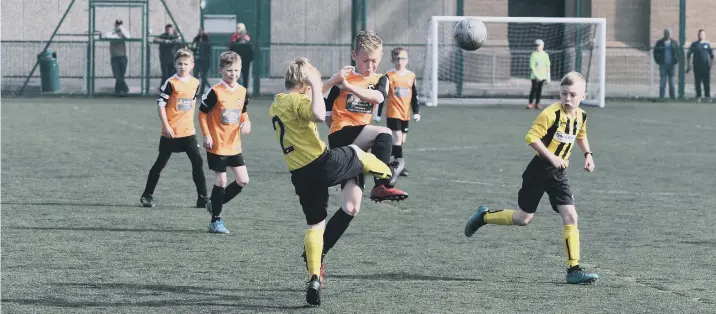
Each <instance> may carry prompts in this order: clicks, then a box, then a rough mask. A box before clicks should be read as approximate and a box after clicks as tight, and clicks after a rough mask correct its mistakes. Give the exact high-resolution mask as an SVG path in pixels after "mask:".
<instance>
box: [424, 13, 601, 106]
mask: <svg viewBox="0 0 716 314" xmlns="http://www.w3.org/2000/svg"><path fill="white" fill-rule="evenodd" d="M450 18H451V20H448V21H442V20H440V19H436V21H437V37H436V36H435V35H434V33H435V31H434V30H430V32H429V34H430V35H428V43H427V47H426V48H427V49H426V51H427V54H426V58H425V70H424V72H423V80H422V83H421V86H420V94H421V96H422V99H424V100H426V102H428V104H430V105H432V102H433V99H434V98H433V97H432V96H433V91H434V90H435V88H434V87H435V85H437V93H438V94H437V97H438V99H439V100H438V103H440V104H448V103H464V104H473V103H474V104H479V103H488V104H490V103H495V102H497V100H498V99H499V101H500V102H510V103H516V104H517V103H519V104H523V103H526V101H527V100H526V98H527V97H528V96H529V92H530V87H531V82H530V67H529V60H530V55H531V54H532V52H534V51H535V49H536V45H535V40H537V39H541V40H542V41H544V43H545V45H544V50H545V51H546V52H547V53H548V54H549V57H550V61H551V67H550V74H551V79H552V81H553V83H551V84H547V85H545V86H544V88H543V92H542V95H543V96H542V98H543V99H545V101H543V103H545V102H546V101H548V100H553V99H558V95H559V94H558V89H559V84H558V82H559V80H560V79H561V78H562V76H564V74H566V73H568V72H570V71H579V72H580V73H582V75H583V76H584V77H585V79H586V80H587V98H588V100H591V102H592V103H595V104H597V102H599V101H600V98H599V97H600V95H601V92H603V91H601V90H600V89H601V88H600V76H603V73H601V71H602V70H601V69H602V68H601V67H599V62H601V61H600V58H599V53H600V49H599V45H603V44H604V43H600V40H599V37H598V33H599V28H600V27H599V24H597V23H587V22H585V23H555V22H552V23H535V22H507V21H502V22H500V21H486V22H485V26H486V27H487V41H486V42H485V44H484V45H483V46H482V48H480V49H479V50H477V51H465V50H462V49H460V48H458V47H457V46H456V45H455V39H454V37H453V32H454V29H455V24H456V23H457V22H456V19H457V20H459V18H457V17H450ZM478 19H479V18H478ZM436 42H437V45H438V47H437V52H438V53H437V55H435V54H434V53H433V51H434V50H433V44H434V43H436ZM435 64H437V81H435V80H434V78H433V76H434V73H433V72H432V71H433V68H434V65H435Z"/></svg>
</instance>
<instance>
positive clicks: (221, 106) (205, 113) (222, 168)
mask: <svg viewBox="0 0 716 314" xmlns="http://www.w3.org/2000/svg"><path fill="white" fill-rule="evenodd" d="M219 65H220V67H219V71H220V72H221V73H222V75H223V80H222V81H221V82H220V83H219V84H216V85H214V86H212V87H211V90H210V91H209V92H208V93H207V94H206V95H204V98H203V100H202V102H201V107H200V108H199V111H200V112H199V123H200V125H201V133H202V134H203V135H204V147H205V148H206V160H207V161H208V163H209V169H211V170H213V171H214V174H215V177H216V179H215V181H214V188H213V189H212V191H211V201H210V202H209V203H208V204H207V210H208V211H209V212H210V213H211V224H210V225H209V230H210V231H211V232H214V233H229V230H227V229H226V227H224V221H223V220H222V219H221V210H222V208H223V204H226V203H227V202H229V201H230V200H231V199H233V198H234V197H235V196H236V195H238V194H239V193H241V191H242V190H243V188H244V187H246V185H247V184H248V183H249V174H248V172H247V171H246V163H245V162H244V158H243V155H242V151H241V134H244V135H245V134H249V132H251V121H249V115H248V113H247V112H246V106H247V105H248V99H247V98H246V89H245V88H244V87H242V86H241V85H239V84H238V83H237V82H236V80H238V78H239V73H240V72H241V58H239V55H237V54H236V53H235V52H232V51H227V52H224V53H222V54H221V56H220V61H219ZM226 167H231V170H232V171H233V172H234V175H235V176H236V181H234V182H232V183H231V184H229V185H228V186H226V180H227V179H226Z"/></svg>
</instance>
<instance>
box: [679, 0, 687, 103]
mask: <svg viewBox="0 0 716 314" xmlns="http://www.w3.org/2000/svg"><path fill="white" fill-rule="evenodd" d="M685 41H686V0H679V43H680V45H681V47H682V48H681V50H680V51H681V56H680V58H679V59H680V60H679V99H684V83H685V80H686V76H685V74H686V73H685V72H684V70H685V68H684V67H685V66H686V64H685V63H686V59H685V58H684V50H683V47H686V43H685Z"/></svg>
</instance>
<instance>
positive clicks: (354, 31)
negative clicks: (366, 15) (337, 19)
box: [351, 0, 359, 66]
mask: <svg viewBox="0 0 716 314" xmlns="http://www.w3.org/2000/svg"><path fill="white" fill-rule="evenodd" d="M358 1H359V0H351V51H353V50H355V48H356V47H355V38H356V36H357V35H358V17H357V15H358ZM351 65H352V66H355V65H356V62H355V60H352V59H351Z"/></svg>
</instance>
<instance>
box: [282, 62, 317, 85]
mask: <svg viewBox="0 0 716 314" xmlns="http://www.w3.org/2000/svg"><path fill="white" fill-rule="evenodd" d="M312 73H315V74H317V75H318V77H321V73H320V72H318V69H316V67H314V66H313V65H312V64H311V63H310V62H308V59H307V58H304V57H300V58H297V59H296V60H293V61H292V62H290V63H289V64H288V69H286V75H285V76H284V86H285V87H286V89H291V88H296V87H299V88H300V87H304V86H306V85H308V76H309V75H310V74H312Z"/></svg>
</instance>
